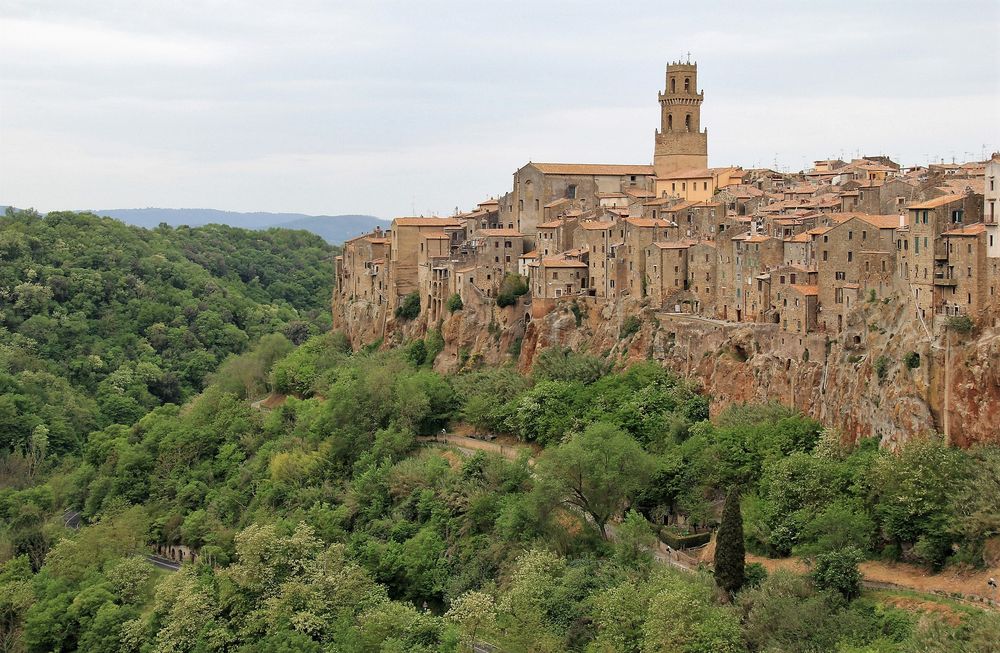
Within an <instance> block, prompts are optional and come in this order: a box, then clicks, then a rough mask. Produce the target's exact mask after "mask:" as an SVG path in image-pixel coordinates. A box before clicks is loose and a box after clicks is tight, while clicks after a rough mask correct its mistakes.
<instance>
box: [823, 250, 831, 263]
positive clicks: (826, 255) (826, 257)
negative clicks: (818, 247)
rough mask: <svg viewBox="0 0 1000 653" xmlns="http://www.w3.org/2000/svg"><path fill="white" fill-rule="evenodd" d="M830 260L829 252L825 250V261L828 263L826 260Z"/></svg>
mask: <svg viewBox="0 0 1000 653" xmlns="http://www.w3.org/2000/svg"><path fill="white" fill-rule="evenodd" d="M829 258H830V257H829V252H828V251H826V250H825V249H824V250H823V260H824V261H826V260H829Z"/></svg>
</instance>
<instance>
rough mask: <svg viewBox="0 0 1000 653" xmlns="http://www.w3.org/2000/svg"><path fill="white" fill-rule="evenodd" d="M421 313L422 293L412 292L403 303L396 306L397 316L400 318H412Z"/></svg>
mask: <svg viewBox="0 0 1000 653" xmlns="http://www.w3.org/2000/svg"><path fill="white" fill-rule="evenodd" d="M418 315H420V294H419V293H417V292H411V293H410V294H409V295H407V296H406V297H405V298H403V303H402V304H400V305H399V306H397V307H396V317H397V318H399V319H400V320H412V319H413V318H415V317H417V316H418Z"/></svg>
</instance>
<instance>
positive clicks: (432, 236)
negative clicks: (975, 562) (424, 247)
mask: <svg viewBox="0 0 1000 653" xmlns="http://www.w3.org/2000/svg"><path fill="white" fill-rule="evenodd" d="M421 235H422V236H423V237H424V238H426V239H427V240H451V236H449V235H448V234H446V233H445V232H443V231H428V232H427V233H425V234H421Z"/></svg>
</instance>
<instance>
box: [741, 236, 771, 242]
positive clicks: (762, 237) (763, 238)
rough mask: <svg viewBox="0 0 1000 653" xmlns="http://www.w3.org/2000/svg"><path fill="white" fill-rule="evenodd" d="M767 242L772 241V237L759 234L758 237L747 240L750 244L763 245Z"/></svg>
mask: <svg viewBox="0 0 1000 653" xmlns="http://www.w3.org/2000/svg"><path fill="white" fill-rule="evenodd" d="M766 240H771V237H770V236H763V235H761V234H757V235H756V236H748V237H747V238H746V241H747V242H748V243H763V242H764V241H766Z"/></svg>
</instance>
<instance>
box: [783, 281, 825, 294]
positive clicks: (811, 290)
mask: <svg viewBox="0 0 1000 653" xmlns="http://www.w3.org/2000/svg"><path fill="white" fill-rule="evenodd" d="M789 288H794V289H795V290H796V291H797V292H799V293H800V294H803V295H818V294H819V286H803V285H801V284H797V283H794V284H792V285H790V286H789Z"/></svg>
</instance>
